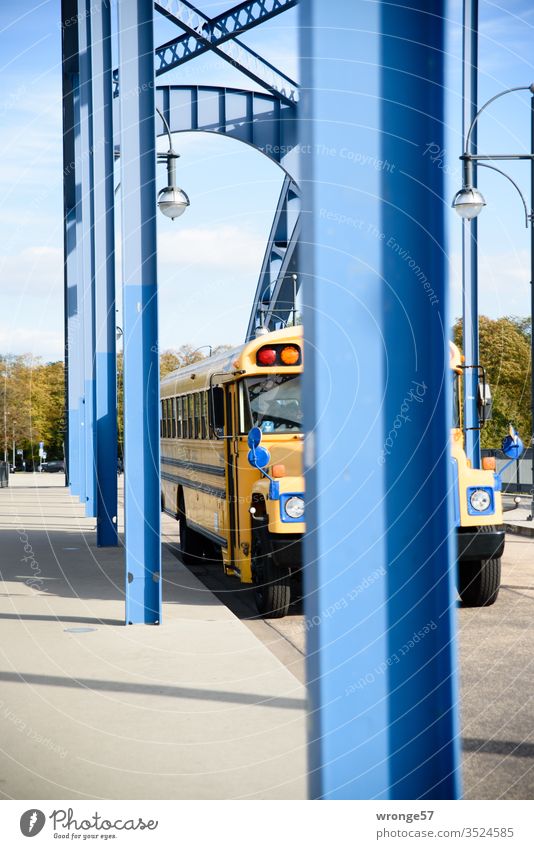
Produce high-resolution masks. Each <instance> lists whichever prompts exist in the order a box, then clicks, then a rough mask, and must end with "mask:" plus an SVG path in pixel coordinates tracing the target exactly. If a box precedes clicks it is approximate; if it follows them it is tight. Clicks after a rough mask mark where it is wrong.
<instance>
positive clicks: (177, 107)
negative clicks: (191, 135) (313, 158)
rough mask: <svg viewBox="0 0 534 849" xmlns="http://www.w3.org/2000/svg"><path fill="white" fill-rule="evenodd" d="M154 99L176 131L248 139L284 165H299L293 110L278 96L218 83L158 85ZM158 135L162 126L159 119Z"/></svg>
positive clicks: (287, 168) (162, 130)
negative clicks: (218, 134) (211, 84)
mask: <svg viewBox="0 0 534 849" xmlns="http://www.w3.org/2000/svg"><path fill="white" fill-rule="evenodd" d="M156 98H157V100H156V102H157V105H158V107H159V108H160V109H161V111H162V112H163V114H164V116H165V118H166V120H167V121H168V123H169V126H170V129H171V132H172V133H180V132H191V131H192V130H201V131H203V132H208V133H220V134H221V135H225V136H228V137H230V138H234V139H238V140H239V141H244V142H246V143H247V144H250V145H252V146H253V147H256V148H258V150H261V151H262V153H265V155H266V156H269V157H270V158H271V159H273V160H274V161H275V162H277V163H279V164H280V165H281V166H282V167H283V168H284V170H286V171H290V172H292V171H293V170H294V166H295V164H296V144H297V138H296V135H297V127H296V115H295V109H293V108H292V107H289V106H286V105H285V104H284V103H281V102H280V100H279V99H278V98H277V97H274V96H273V95H269V94H260V93H258V92H254V91H244V90H243V89H235V88H224V87H219V86H191V85H171V86H158V87H157V89H156ZM156 127H157V132H158V135H160V134H163V132H164V127H163V122H162V121H161V119H160V118H157V121H156Z"/></svg>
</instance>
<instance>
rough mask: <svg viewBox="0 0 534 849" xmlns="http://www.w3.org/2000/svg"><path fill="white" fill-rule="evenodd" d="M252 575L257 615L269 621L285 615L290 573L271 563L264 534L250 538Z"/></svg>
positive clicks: (256, 533) (259, 532)
mask: <svg viewBox="0 0 534 849" xmlns="http://www.w3.org/2000/svg"><path fill="white" fill-rule="evenodd" d="M252 575H253V578H254V584H255V587H254V595H255V599H256V607H257V608H258V613H261V615H262V616H265V617H268V618H270V619H281V618H282V617H283V616H286V615H287V612H288V610H289V604H290V601H291V573H290V571H289V569H287V568H285V569H284V568H282V567H280V566H277V565H276V563H274V562H273V559H272V554H271V551H270V546H269V543H268V540H267V538H266V534H265V532H264V533H262V532H261V531H256V532H255V533H254V534H253V537H252Z"/></svg>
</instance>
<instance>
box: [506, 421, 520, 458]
mask: <svg viewBox="0 0 534 849" xmlns="http://www.w3.org/2000/svg"><path fill="white" fill-rule="evenodd" d="M523 450H524V445H523V442H522V441H521V437H520V436H519V434H518V432H517V430H515V428H512V427H510V433H509V434H508V436H505V437H504V439H503V441H502V453H503V454H504V455H505V456H506V457H509V458H510V459H511V460H517V459H519V457H520V456H521V454H522V453H523Z"/></svg>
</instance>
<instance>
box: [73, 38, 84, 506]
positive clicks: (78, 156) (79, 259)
mask: <svg viewBox="0 0 534 849" xmlns="http://www.w3.org/2000/svg"><path fill="white" fill-rule="evenodd" d="M78 29H79V25H78ZM73 108H74V174H75V209H76V227H75V240H76V254H75V260H76V281H77V282H76V302H77V319H78V320H77V327H76V330H77V333H76V339H75V340H74V339H73V340H72V342H70V343H69V345H70V351H69V353H70V367H69V368H70V371H71V372H72V380H73V385H74V386H75V387H76V389H75V391H76V399H77V408H78V413H77V415H76V435H75V437H74V441H76V444H77V451H76V455H77V457H78V463H77V474H76V484H75V488H74V489H73V494H74V495H78V496H79V499H80V501H81V502H82V503H83V504H85V503H86V497H85V492H86V485H87V479H86V473H85V465H86V453H87V452H86V447H87V446H86V443H85V394H84V393H85V360H84V349H85V334H84V326H85V298H84V296H83V292H84V282H83V281H84V262H83V220H82V135H81V117H80V112H81V110H80V76H79V74H78V73H77V74H76V75H75V77H74V80H73Z"/></svg>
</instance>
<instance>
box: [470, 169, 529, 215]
mask: <svg viewBox="0 0 534 849" xmlns="http://www.w3.org/2000/svg"><path fill="white" fill-rule="evenodd" d="M478 165H479V167H480V168H489V169H490V170H491V171H496V172H497V174H502V176H503V177H506V179H507V180H508V181H509V182H510V183H511V184H512V186H515V188H516V189H517V191H518V194H519V197H520V198H521V200H522V201H523V208H524V210H525V227H527V228H528V222H529V220H531V217H530V215H529V213H528V208H527V202H526V200H525V196H524V194H523V192H522V191H521V189H520V188H519V186H518V185H517V183H516V181H515V180H512V178H511V177H510V175H509V174H507V173H506V171H501V169H500V168H496V167H495V165H488V164H487V163H486V162H479V163H478Z"/></svg>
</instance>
